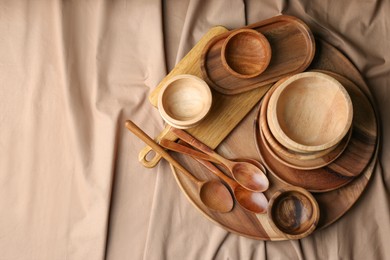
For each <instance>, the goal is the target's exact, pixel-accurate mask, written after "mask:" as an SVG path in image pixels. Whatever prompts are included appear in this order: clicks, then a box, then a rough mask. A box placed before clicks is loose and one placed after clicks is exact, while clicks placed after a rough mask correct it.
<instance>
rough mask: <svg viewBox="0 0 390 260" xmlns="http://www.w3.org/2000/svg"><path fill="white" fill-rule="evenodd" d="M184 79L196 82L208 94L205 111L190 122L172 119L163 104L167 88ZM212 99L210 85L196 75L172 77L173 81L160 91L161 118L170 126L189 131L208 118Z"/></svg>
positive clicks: (170, 80)
mask: <svg viewBox="0 0 390 260" xmlns="http://www.w3.org/2000/svg"><path fill="white" fill-rule="evenodd" d="M183 79H187V80H191V81H196V82H197V84H198V85H199V86H202V88H203V90H205V94H206V95H205V97H203V98H204V99H205V104H206V106H205V107H204V109H203V110H202V111H201V112H200V113H199V114H197V115H196V116H194V117H193V118H191V119H188V120H178V119H175V118H173V117H171V116H170V115H169V114H168V113H167V112H166V110H165V107H164V104H163V102H162V100H163V96H164V93H165V92H166V90H167V88H168V87H169V86H170V85H171V84H172V83H174V82H176V81H179V80H183ZM212 99H213V98H212V93H211V89H210V87H209V85H208V84H207V83H206V82H205V81H204V80H203V79H201V78H199V77H197V76H194V75H190V74H180V75H176V76H174V77H172V78H171V79H169V80H168V81H167V82H165V83H164V85H163V86H162V87H161V90H160V92H159V95H158V101H157V108H158V111H159V112H160V115H161V117H162V118H163V119H164V121H165V122H166V123H168V124H169V125H171V126H173V127H176V128H180V129H187V128H190V127H193V126H195V125H197V124H198V123H199V122H200V121H202V120H203V119H204V118H205V117H206V116H207V114H208V113H209V112H210V109H211V105H212Z"/></svg>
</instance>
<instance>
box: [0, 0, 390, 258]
mask: <svg viewBox="0 0 390 260" xmlns="http://www.w3.org/2000/svg"><path fill="white" fill-rule="evenodd" d="M389 10H390V2H389V1H385V0H383V1H381V0H372V1H281V0H278V1H271V0H270V1H256V0H248V1H234V0H227V1H192V0H187V1H174V0H171V1H166V2H161V1H155V0H147V1H43V0H38V1H1V2H0V210H1V213H0V259H103V258H107V259H265V258H270V259H338V258H342V259H385V258H389V257H390V247H389V246H388V243H389V241H390V235H389V234H390V217H389V214H390V208H389V205H390V203H389V202H390V198H389V193H390V192H389V189H390V140H389V138H388V137H389V134H390V120H389V116H390V115H389V111H390V110H389V102H388V101H389V99H390V95H389V87H390V80H389V79H390V54H389V50H388V49H389V48H388V47H389V43H390V18H389V16H388V11H389ZM281 13H283V14H290V15H295V16H298V17H299V18H301V19H303V20H304V21H306V22H307V23H308V24H309V25H310V27H311V28H312V29H313V31H314V32H315V33H316V34H317V35H320V36H321V37H323V38H324V39H326V40H327V41H329V42H330V43H332V44H333V45H335V46H337V47H338V48H339V49H340V50H342V51H343V52H344V53H345V54H346V55H347V56H348V57H349V58H350V59H351V60H352V62H353V63H354V64H355V65H356V66H357V67H358V69H359V70H360V71H361V73H362V75H363V76H364V77H365V79H366V80H367V83H368V84H369V86H370V88H371V90H372V92H373V93H374V96H375V98H376V101H377V105H378V108H379V111H380V114H381V122H382V130H383V139H382V150H381V152H380V164H378V167H377V168H376V171H375V173H374V176H373V178H372V181H371V183H370V184H369V185H368V187H367V190H366V192H365V193H364V194H363V196H362V198H361V199H360V200H359V201H358V202H357V203H356V205H355V206H354V207H353V208H352V209H351V210H350V211H349V212H348V213H347V214H346V215H345V216H344V217H343V218H341V219H340V220H339V221H337V222H336V223H335V224H333V225H332V226H330V227H328V228H326V229H324V230H322V231H319V232H316V233H315V234H313V235H312V236H310V237H308V238H305V239H303V240H301V241H285V242H263V241H256V240H251V239H248V238H244V237H240V236H237V235H234V234H230V233H228V232H226V231H225V230H223V229H222V228H220V227H218V226H216V225H214V224H213V223H211V222H210V221H208V220H207V219H206V218H204V217H203V216H202V215H201V214H200V213H199V212H198V211H197V210H196V209H195V208H194V207H192V205H191V204H190V203H189V202H188V200H187V199H186V198H185V196H184V195H183V194H182V193H181V191H180V190H179V188H178V186H177V184H176V183H175V181H174V178H172V175H171V173H170V170H169V167H168V165H167V164H166V163H165V162H164V163H160V164H159V166H158V167H157V168H155V169H152V170H149V169H145V168H143V167H142V166H141V165H140V164H139V163H138V160H137V156H138V152H139V150H140V149H141V148H142V147H143V146H144V144H143V143H142V142H141V141H139V140H138V139H136V138H135V137H134V136H133V135H131V134H129V133H128V132H127V130H125V128H124V127H123V124H124V120H125V119H127V118H130V119H133V120H134V121H135V122H136V123H137V124H139V125H140V126H142V128H143V129H144V130H145V131H146V132H147V133H148V134H150V135H152V136H155V135H157V134H158V133H159V132H160V131H161V130H162V128H163V121H162V119H161V118H160V117H159V115H158V112H157V111H156V110H155V109H154V108H152V106H151V105H150V104H149V102H148V100H147V96H148V94H149V92H150V90H152V89H153V88H154V87H155V86H156V85H157V84H158V82H159V81H160V80H161V79H162V78H163V77H164V76H165V75H166V74H167V73H168V72H169V70H171V69H172V68H173V67H174V65H175V64H176V63H177V62H178V61H179V60H180V59H181V58H182V57H183V56H184V55H185V54H186V53H187V52H188V51H189V50H190V49H191V48H192V46H193V45H194V44H195V43H196V42H197V41H198V40H199V39H200V38H201V37H202V35H203V34H204V33H205V32H206V31H207V30H208V29H209V28H210V27H212V26H215V25H224V26H226V27H228V28H237V27H241V26H243V25H245V24H249V23H253V22H256V21H259V20H263V19H266V18H269V17H271V16H274V15H277V14H281Z"/></svg>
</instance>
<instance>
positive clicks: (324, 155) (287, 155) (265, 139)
mask: <svg viewBox="0 0 390 260" xmlns="http://www.w3.org/2000/svg"><path fill="white" fill-rule="evenodd" d="M285 80H286V78H284V79H281V80H279V81H278V82H277V83H275V84H274V85H273V86H272V88H271V89H270V90H269V91H268V93H267V94H266V95H265V96H264V98H263V100H262V102H261V108H260V113H259V119H258V124H259V135H260V136H259V140H260V142H261V145H262V146H263V147H264V148H265V149H267V151H268V152H269V153H270V155H272V157H274V158H275V159H276V160H278V161H279V162H280V163H283V164H284V165H286V166H288V167H290V168H294V169H300V170H313V169H318V168H321V167H324V166H326V165H328V164H330V163H332V162H333V161H334V160H336V159H337V158H338V157H339V156H340V155H341V154H342V153H343V151H344V150H345V148H346V147H347V145H348V142H349V139H350V137H351V134H352V130H351V129H350V130H349V132H348V133H347V135H346V136H345V137H344V138H343V139H342V140H341V141H340V142H339V143H338V144H337V145H335V146H333V147H330V148H328V149H325V150H322V151H318V152H310V153H300V152H296V151H292V150H289V149H288V148H286V147H284V146H283V145H281V144H280V143H279V142H278V141H277V140H276V139H275V138H274V136H273V135H272V133H271V131H270V129H269V127H268V123H267V116H266V114H267V107H268V102H269V99H270V96H271V95H272V93H273V91H274V90H275V89H276V88H277V87H278V86H279V85H280V84H281V83H282V82H284V81H285Z"/></svg>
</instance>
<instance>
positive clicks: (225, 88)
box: [200, 15, 315, 95]
mask: <svg viewBox="0 0 390 260" xmlns="http://www.w3.org/2000/svg"><path fill="white" fill-rule="evenodd" d="M244 28H245V29H253V30H256V31H258V32H260V33H262V34H263V35H264V36H265V37H266V38H267V40H268V42H269V44H270V46H271V50H272V57H271V61H270V63H269V65H268V67H267V69H266V70H265V71H264V72H262V73H261V74H260V75H258V76H256V77H253V78H249V79H242V78H237V77H235V76H233V75H232V74H231V73H229V72H228V71H227V70H226V69H225V67H224V66H223V64H222V60H221V49H222V46H223V43H224V42H225V39H226V38H227V37H229V35H230V34H232V33H234V32H235V31H234V30H233V31H231V32H227V33H225V34H222V35H219V36H217V37H215V38H213V39H212V40H211V41H210V42H209V43H208V44H207V45H206V47H205V48H204V51H203V54H202V57H201V62H200V65H201V69H202V74H203V77H204V79H205V81H206V82H207V83H208V84H209V85H210V87H212V88H213V89H215V90H217V91H218V92H220V93H223V94H227V95H233V94H237V93H242V92H245V91H249V90H252V89H255V88H258V87H261V86H265V85H267V84H270V83H273V82H276V81H278V80H279V79H281V78H283V77H285V76H288V75H292V74H295V73H298V72H302V71H304V70H305V69H306V68H307V67H308V66H309V65H310V63H311V61H312V60H313V57H314V53H315V41H314V37H313V34H312V33H311V31H310V29H309V28H308V27H307V25H306V24H305V23H303V22H302V21H301V20H299V19H298V18H296V17H292V16H287V15H279V16H275V17H272V18H270V19H267V20H264V21H261V22H258V23H254V24H251V25H248V26H247V27H244Z"/></svg>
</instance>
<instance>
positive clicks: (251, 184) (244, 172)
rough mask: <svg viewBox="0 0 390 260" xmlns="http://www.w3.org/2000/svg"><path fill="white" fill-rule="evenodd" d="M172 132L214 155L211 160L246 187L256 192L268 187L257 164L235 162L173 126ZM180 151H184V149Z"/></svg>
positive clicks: (267, 182) (265, 178) (211, 155)
mask: <svg viewBox="0 0 390 260" xmlns="http://www.w3.org/2000/svg"><path fill="white" fill-rule="evenodd" d="M172 132H173V133H174V134H175V135H177V137H179V138H180V139H181V140H183V141H184V142H186V143H188V144H189V145H191V146H193V147H195V148H197V149H199V150H200V151H202V152H203V153H205V154H207V155H209V156H210V157H212V158H213V159H212V160H210V161H213V162H216V163H218V164H221V165H223V166H225V168H226V169H227V170H229V171H230V173H231V174H232V176H233V178H234V179H235V180H236V181H237V182H238V183H239V184H240V185H241V186H243V187H245V188H246V189H248V190H250V191H254V192H262V191H265V190H267V189H268V186H269V181H268V179H267V177H266V176H265V172H264V171H263V170H262V169H260V168H259V167H257V166H256V165H254V164H252V163H250V162H247V161H245V162H243V161H238V162H235V161H231V160H228V159H226V158H224V157H222V156H221V155H219V154H218V153H216V152H215V151H214V150H212V149H211V148H210V147H208V146H207V145H205V144H203V143H202V142H200V141H199V140H197V139H196V138H194V137H193V136H191V135H190V134H188V133H186V132H184V131H182V130H180V129H177V128H172ZM179 152H184V151H183V150H182V151H179Z"/></svg>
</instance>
